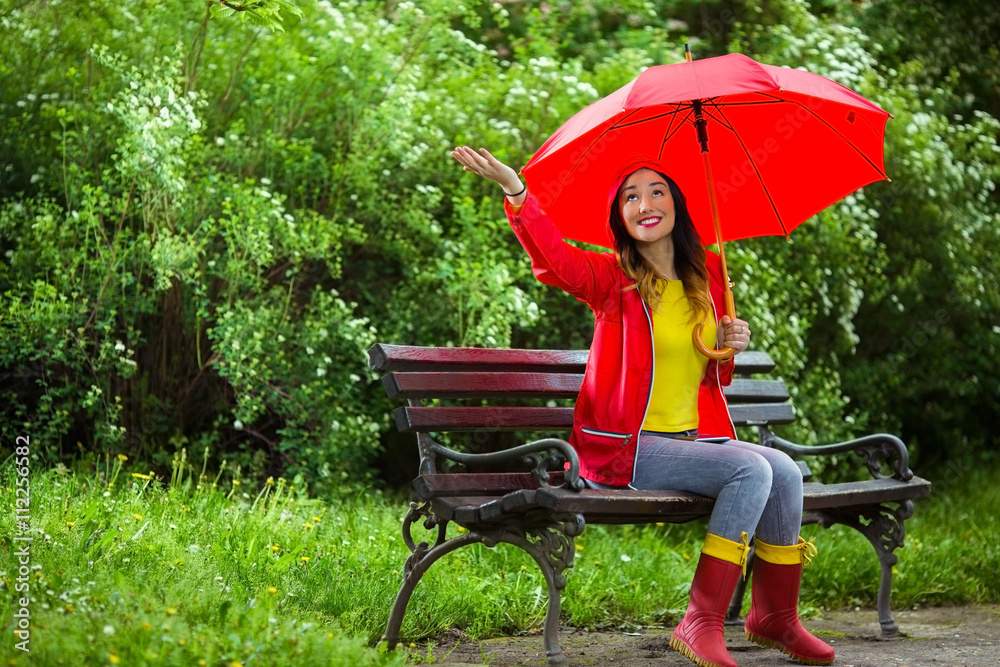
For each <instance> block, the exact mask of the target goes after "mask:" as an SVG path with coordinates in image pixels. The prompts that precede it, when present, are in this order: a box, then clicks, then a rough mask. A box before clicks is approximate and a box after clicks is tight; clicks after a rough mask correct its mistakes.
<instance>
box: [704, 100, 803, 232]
mask: <svg viewBox="0 0 1000 667" xmlns="http://www.w3.org/2000/svg"><path fill="white" fill-rule="evenodd" d="M717 109H718V111H719V113H720V114H721V115H722V117H723V118H726V113H725V112H724V111H723V110H722V109H721V108H720V107H717ZM726 122H727V123H729V119H728V118H726ZM729 125H730V127H731V126H732V123H729ZM733 136H734V137H736V141H738V142H740V148H742V149H743V153H744V154H745V155H746V156H747V161H748V162H749V163H750V166H751V167H753V173H755V174H757V180H758V181H759V182H760V187H761V188H763V189H764V194H765V195H767V201H769V202H770V203H771V209H772V210H773V211H774V216H775V217H776V218H777V219H778V224H779V225H781V231H782V232H784V233H785V238H788V230H787V229H786V228H785V222H784V220H782V219H781V213H779V212H778V207H777V206H776V205H775V203H774V198H773V197H772V196H771V191H770V190H768V189H767V183H765V182H764V179H763V178H761V176H760V171H759V170H758V169H757V164H756V163H755V162H754V161H753V157H751V156H750V151H749V150H747V147H746V144H744V143H743V139H742V137H740V133H739V132H735V131H734V132H733Z"/></svg>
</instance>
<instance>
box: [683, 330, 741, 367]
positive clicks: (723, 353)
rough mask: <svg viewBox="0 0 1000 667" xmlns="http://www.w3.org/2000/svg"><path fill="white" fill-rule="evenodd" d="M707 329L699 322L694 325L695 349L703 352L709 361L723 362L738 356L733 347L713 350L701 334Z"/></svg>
mask: <svg viewBox="0 0 1000 667" xmlns="http://www.w3.org/2000/svg"><path fill="white" fill-rule="evenodd" d="M704 329H705V325H704V324H702V323H701V322H699V323H698V324H696V325H694V334H693V335H692V337H693V338H694V348H695V349H696V350H698V351H699V352H701V353H702V354H703V355H705V356H706V357H708V358H709V359H715V360H716V361H722V360H723V359H728V358H729V357H731V356H733V355H734V354H736V350H734V349H733V348H731V347H724V348H722V349H721V350H712V349H710V348H709V347H708V346H707V345H705V341H703V340H702V339H701V332H702V331H703V330H704Z"/></svg>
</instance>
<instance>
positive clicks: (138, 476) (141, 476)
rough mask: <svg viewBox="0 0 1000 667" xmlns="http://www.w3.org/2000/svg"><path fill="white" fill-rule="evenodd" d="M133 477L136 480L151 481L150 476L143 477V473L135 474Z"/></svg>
mask: <svg viewBox="0 0 1000 667" xmlns="http://www.w3.org/2000/svg"><path fill="white" fill-rule="evenodd" d="M132 476H133V477H135V478H136V479H149V475H143V474H142V473H141V472H134V473H132Z"/></svg>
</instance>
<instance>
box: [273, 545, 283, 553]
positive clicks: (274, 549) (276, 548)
mask: <svg viewBox="0 0 1000 667" xmlns="http://www.w3.org/2000/svg"><path fill="white" fill-rule="evenodd" d="M280 548H281V547H279V546H278V545H277V544H274V545H271V551H272V552H274V553H278V549H280Z"/></svg>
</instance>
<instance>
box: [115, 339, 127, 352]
mask: <svg viewBox="0 0 1000 667" xmlns="http://www.w3.org/2000/svg"><path fill="white" fill-rule="evenodd" d="M115 349H116V350H118V351H119V352H124V351H125V343H123V342H121V341H118V342H116V343H115Z"/></svg>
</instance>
